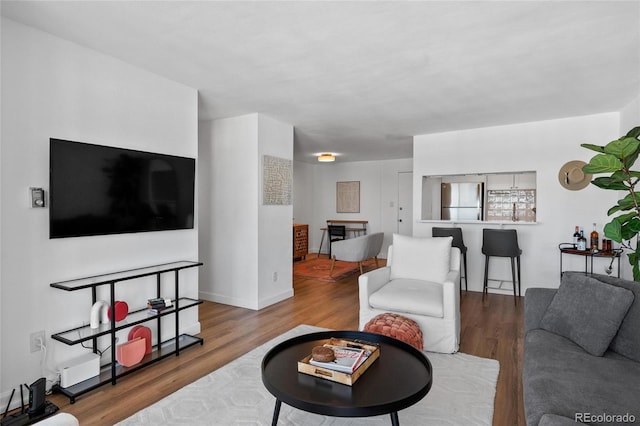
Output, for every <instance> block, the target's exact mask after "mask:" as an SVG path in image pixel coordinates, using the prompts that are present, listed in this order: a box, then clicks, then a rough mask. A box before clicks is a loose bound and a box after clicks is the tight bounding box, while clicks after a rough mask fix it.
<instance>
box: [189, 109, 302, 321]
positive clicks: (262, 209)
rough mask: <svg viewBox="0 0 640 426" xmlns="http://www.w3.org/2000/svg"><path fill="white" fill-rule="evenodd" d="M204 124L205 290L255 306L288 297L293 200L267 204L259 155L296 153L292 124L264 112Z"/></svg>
mask: <svg viewBox="0 0 640 426" xmlns="http://www.w3.org/2000/svg"><path fill="white" fill-rule="evenodd" d="M201 127H202V129H201V131H200V159H201V160H202V162H203V163H204V164H205V166H203V167H207V168H208V170H206V171H201V175H200V177H201V179H202V184H201V191H200V217H202V218H207V219H206V220H207V221H210V223H208V224H206V225H205V224H203V226H202V228H201V233H200V253H201V259H204V260H205V263H206V264H208V266H205V267H204V268H203V270H202V274H201V280H200V297H202V298H204V299H207V300H212V301H215V302H220V303H225V304H228V305H234V306H241V307H245V308H250V309H260V308H262V307H264V306H267V305H269V304H272V303H275V302H277V301H279V300H282V299H284V298H287V297H291V296H292V295H293V284H292V283H293V279H292V275H291V256H292V226H291V225H292V217H293V207H292V206H291V205H289V206H264V205H262V156H263V155H272V156H276V157H280V158H287V159H292V158H293V127H292V126H290V125H287V124H283V123H279V122H277V121H275V120H272V119H270V118H268V117H264V116H261V115H259V114H250V115H244V116H240V117H233V118H228V119H222V120H216V121H213V122H203V123H201ZM205 179H206V181H205ZM274 273H277V280H274V279H273V278H274Z"/></svg>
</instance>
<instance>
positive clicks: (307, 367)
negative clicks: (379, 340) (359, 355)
mask: <svg viewBox="0 0 640 426" xmlns="http://www.w3.org/2000/svg"><path fill="white" fill-rule="evenodd" d="M327 343H328V344H330V345H335V346H352V347H358V348H362V349H365V350H368V351H371V355H369V358H367V360H366V361H365V362H363V363H362V364H361V365H360V367H358V368H357V369H356V371H354V372H353V373H352V374H348V373H343V372H341V371H336V370H330V369H328V368H323V367H318V366H316V365H312V364H310V363H309V360H310V359H311V355H307V356H306V357H304V358H303V359H301V360H300V361H298V372H300V373H304V374H309V375H311V376H315V377H320V378H322V379H327V380H331V381H332V382H338V383H342V384H343V385H349V386H352V385H353V384H354V383H355V382H356V380H358V378H359V377H360V376H362V373H364V372H365V371H366V370H367V368H369V366H370V365H371V364H373V362H374V361H375V360H376V359H378V357H379V356H380V348H379V347H378V346H377V345H375V344H369V343H364V342H357V341H353V340H345V339H335V338H331V339H329V341H328V342H327Z"/></svg>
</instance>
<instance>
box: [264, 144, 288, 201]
mask: <svg viewBox="0 0 640 426" xmlns="http://www.w3.org/2000/svg"><path fill="white" fill-rule="evenodd" d="M292 183H293V161H291V160H288V159H286V158H280V157H272V156H270V155H265V156H264V160H263V163H262V204H263V205H280V206H289V205H291V204H292V196H291V193H292Z"/></svg>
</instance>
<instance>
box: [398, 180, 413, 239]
mask: <svg viewBox="0 0 640 426" xmlns="http://www.w3.org/2000/svg"><path fill="white" fill-rule="evenodd" d="M398 234H400V235H408V236H412V235H413V172H399V173H398Z"/></svg>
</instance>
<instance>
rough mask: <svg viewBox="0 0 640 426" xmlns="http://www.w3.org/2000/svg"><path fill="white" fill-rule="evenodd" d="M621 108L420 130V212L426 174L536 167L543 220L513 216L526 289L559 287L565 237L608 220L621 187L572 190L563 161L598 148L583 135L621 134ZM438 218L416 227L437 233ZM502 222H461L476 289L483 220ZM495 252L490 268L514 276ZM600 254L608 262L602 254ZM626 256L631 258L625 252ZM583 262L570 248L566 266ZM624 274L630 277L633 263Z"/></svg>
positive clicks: (599, 138)
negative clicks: (561, 178) (562, 177)
mask: <svg viewBox="0 0 640 426" xmlns="http://www.w3.org/2000/svg"><path fill="white" fill-rule="evenodd" d="M619 125H620V123H619V114H617V113H610V114H599V115H593V116H585V117H574V118H566V119H558V120H549V121H541V122H533V123H523V124H516V125H511V126H500V127H489V128H483V129H472V130H464V131H456V132H448V133H440V134H430V135H419V136H416V137H414V166H413V167H414V217H416V218H419V217H420V211H419V209H420V206H421V199H420V197H421V192H420V185H421V181H422V176H423V175H439V174H460V173H487V172H509V171H521V170H526V171H536V172H537V190H538V191H537V196H538V200H537V207H538V211H537V220H538V223H537V224H534V225H524V224H507V225H505V227H508V228H515V229H517V230H518V238H519V242H520V246H521V248H522V250H523V254H522V274H523V276H522V292H523V294H524V291H525V289H526V288H528V287H536V286H541V287H557V286H558V285H559V277H560V257H559V251H558V244H559V243H563V242H570V241H571V235H572V234H573V231H574V227H575V226H576V225H580V226H583V227H584V229H585V231H586V233H587V234H588V233H589V232H591V230H592V223H593V222H596V223H597V226H598V230H599V232H600V234H601V235H602V226H603V225H604V224H605V223H607V222H608V218H607V214H606V212H607V209H608V208H609V207H610V206H612V205H614V204H615V203H616V200H617V198H618V197H617V193H616V192H614V191H604V190H602V189H599V188H596V187H595V186H593V185H589V186H588V187H587V188H586V189H583V190H581V191H568V190H566V189H564V188H563V187H562V186H560V184H559V182H558V171H559V169H560V167H561V166H562V165H563V164H564V163H566V162H567V161H570V160H583V161H585V162H588V161H589V159H590V158H591V157H592V154H593V153H592V151H589V150H586V149H584V148H581V147H580V144H581V143H593V144H599V145H602V144H605V143H607V142H609V141H610V140H613V139H617V138H618V137H619V136H618V133H619ZM432 226H434V223H432V222H424V221H422V222H420V221H419V222H418V223H416V224H415V226H414V235H416V236H430V235H431V228H432ZM488 226H495V225H487V224H486V223H483V224H462V225H461V227H462V228H463V233H464V238H465V244H466V245H467V247H468V260H469V289H470V290H474V291H482V280H483V274H484V256H483V255H482V253H481V247H482V228H483V227H488ZM503 260H504V264H502V265H501V264H500V263H499V261H500V259H498V262H496V263H495V265H496V266H495V267H494V262H493V260H492V264H491V265H492V266H491V268H492V270H491V272H490V276H492V277H499V278H501V279H510V278H511V273H510V269H508V268H507V267H506V266H507V262H508V260H506V259H503ZM601 262H604V261H602V260H601ZM622 264H623V265H625V264H626V259H623V261H622ZM583 268H584V261H583V259H582V258H578V257H577V256H574V257H572V258H568V257H567V256H565V261H564V269H565V270H567V269H572V270H580V269H583ZM603 268H604V263H598V262H596V264H595V266H594V269H595V271H594V272H598V273H603V270H604V269H603ZM623 276H626V277H630V276H631V275H630V272H629V270H628V268H626V269H625V268H623Z"/></svg>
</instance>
